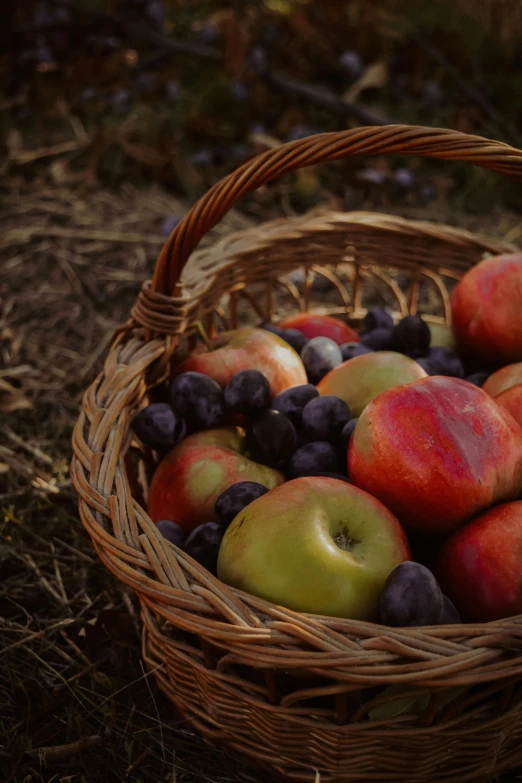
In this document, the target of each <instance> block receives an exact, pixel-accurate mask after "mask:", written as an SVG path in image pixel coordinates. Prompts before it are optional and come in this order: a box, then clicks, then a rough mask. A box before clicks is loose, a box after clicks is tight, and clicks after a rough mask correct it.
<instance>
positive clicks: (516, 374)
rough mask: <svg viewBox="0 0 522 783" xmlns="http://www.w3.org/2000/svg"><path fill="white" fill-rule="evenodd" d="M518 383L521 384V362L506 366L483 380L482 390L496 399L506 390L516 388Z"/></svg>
mask: <svg viewBox="0 0 522 783" xmlns="http://www.w3.org/2000/svg"><path fill="white" fill-rule="evenodd" d="M519 383H522V362H517V363H516V364H508V365H507V367H502V369H501V370H497V371H496V372H494V373H493V374H492V375H490V376H489V378H487V379H486V380H485V382H484V383H483V384H482V388H483V390H484V391H485V392H487V393H488V394H491V396H492V397H497V396H498V395H499V394H502V392H504V391H506V389H510V388H511V387H512V386H518V384H519Z"/></svg>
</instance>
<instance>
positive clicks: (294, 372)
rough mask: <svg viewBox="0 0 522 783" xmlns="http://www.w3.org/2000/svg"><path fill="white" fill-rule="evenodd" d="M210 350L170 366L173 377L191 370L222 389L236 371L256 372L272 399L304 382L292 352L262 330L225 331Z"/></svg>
mask: <svg viewBox="0 0 522 783" xmlns="http://www.w3.org/2000/svg"><path fill="white" fill-rule="evenodd" d="M213 348H214V349H213V350H210V351H208V352H207V353H193V354H191V355H190V356H189V357H188V358H187V359H185V360H184V361H183V362H181V364H177V365H175V366H173V368H172V373H173V375H179V374H180V373H182V372H187V371H189V370H192V371H194V372H201V373H203V374H204V375H208V376H209V377H210V378H213V379H214V380H215V381H216V382H217V383H219V385H220V386H226V384H227V383H228V382H229V380H230V379H231V378H232V376H233V375H235V374H236V373H237V372H239V371H240V370H259V371H260V372H262V373H263V375H265V376H266V378H267V379H268V382H269V383H270V391H271V395H272V397H275V395H276V394H279V392H281V391H283V390H284V389H288V388H289V387H290V386H299V385H301V384H303V383H307V377H306V370H305V368H304V366H303V363H302V361H301V359H300V358H299V355H298V354H297V353H296V351H294V349H293V348H291V347H290V346H289V345H288V343H286V342H285V341H284V340H282V339H281V338H280V337H278V336H277V335H275V334H273V333H272V332H268V331H266V330H265V329H251V328H250V327H243V328H241V329H236V330H235V331H231V332H225V333H224V334H222V335H220V336H219V337H218V338H217V339H216V341H215V342H214V343H213Z"/></svg>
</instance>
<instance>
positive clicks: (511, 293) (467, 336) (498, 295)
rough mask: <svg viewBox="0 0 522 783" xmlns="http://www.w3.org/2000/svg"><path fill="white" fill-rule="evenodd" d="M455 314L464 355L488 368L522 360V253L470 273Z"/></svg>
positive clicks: (460, 286) (460, 287)
mask: <svg viewBox="0 0 522 783" xmlns="http://www.w3.org/2000/svg"><path fill="white" fill-rule="evenodd" d="M451 313H452V322H453V333H454V335H455V340H456V343H457V346H458V348H459V350H460V352H461V353H463V354H464V355H466V356H469V357H470V358H471V357H473V358H474V359H478V360H480V361H482V362H484V363H485V364H487V365H488V367H498V366H500V365H502V364H506V363H507V362H519V361H522V253H512V254H508V255H501V256H496V257H494V258H487V259H485V260H484V261H481V262H480V263H478V264H477V265H476V266H474V267H472V268H471V269H470V270H469V271H468V272H466V274H465V275H464V277H463V278H462V280H460V282H459V283H457V285H456V286H455V288H454V290H453V293H452V295H451Z"/></svg>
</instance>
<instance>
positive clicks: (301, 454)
mask: <svg viewBox="0 0 522 783" xmlns="http://www.w3.org/2000/svg"><path fill="white" fill-rule="evenodd" d="M344 467H345V466H344V465H343V461H342V460H341V459H340V458H339V454H338V452H337V449H336V448H335V446H334V445H333V444H332V443H328V442H327V441H315V442H314V443H305V444H304V445H303V446H301V447H300V448H298V449H297V450H296V451H295V452H294V454H293V455H292V457H291V458H290V460H289V461H288V463H287V465H286V466H285V473H286V475H287V476H288V478H291V479H293V478H298V477H299V476H310V475H311V474H314V473H318V472H320V473H323V472H326V473H341V472H342V471H343V469H344Z"/></svg>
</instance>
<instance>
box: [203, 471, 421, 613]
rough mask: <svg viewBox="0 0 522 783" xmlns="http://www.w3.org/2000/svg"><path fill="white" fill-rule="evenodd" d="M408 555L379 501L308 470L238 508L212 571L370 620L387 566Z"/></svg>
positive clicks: (266, 594)
mask: <svg viewBox="0 0 522 783" xmlns="http://www.w3.org/2000/svg"><path fill="white" fill-rule="evenodd" d="M409 557H410V550H409V546H408V541H407V538H406V535H405V533H404V531H403V529H402V527H401V526H400V524H399V523H398V521H397V520H396V519H395V517H394V516H393V514H391V513H390V512H389V511H388V509H387V508H385V507H384V506H383V505H382V503H379V501H378V500H376V499H375V498H373V497H371V495H368V494H367V493H366V492H363V491H361V490H360V489H357V487H354V486H352V485H351V484H347V483H346V482H344V481H339V480H337V479H332V478H324V477H317V476H314V477H306V478H297V479H294V480H293V481H288V482H287V483H286V484H283V485H282V486H280V487H278V488H277V489H274V490H272V491H271V492H268V493H266V494H265V495H262V496H261V497H260V498H258V499H257V500H254V501H253V503H250V504H249V505H248V506H246V508H244V509H243V511H241V512H240V513H239V514H238V515H237V516H236V518H235V519H234V520H233V522H232V524H231V525H230V527H229V528H228V529H227V532H226V533H225V536H224V538H223V542H222V544H221V549H220V551H219V558H218V576H219V578H220V579H221V580H222V581H223V582H226V583H227V584H229V585H231V586H233V587H237V588H239V589H241V590H244V591H246V592H248V593H251V594H252V595H256V596H258V597H259V598H264V599H266V600H268V601H272V602H273V603H275V604H278V605H280V606H285V607H287V608H288V609H293V610H295V611H298V612H311V613H314V614H322V615H330V616H333V617H348V618H351V619H354V620H374V619H375V618H376V616H377V612H378V604H379V595H380V592H381V589H382V587H383V585H384V582H385V581H386V578H387V576H388V574H389V573H390V572H391V571H392V570H393V569H394V568H395V566H396V565H398V564H399V563H401V562H402V561H403V560H408V559H409Z"/></svg>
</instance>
